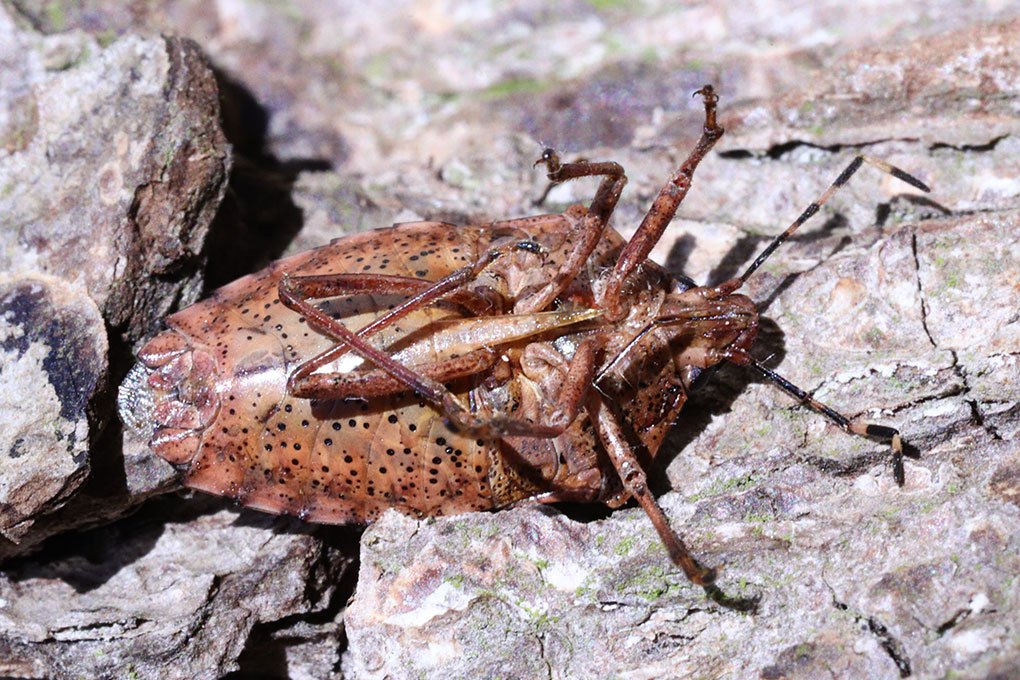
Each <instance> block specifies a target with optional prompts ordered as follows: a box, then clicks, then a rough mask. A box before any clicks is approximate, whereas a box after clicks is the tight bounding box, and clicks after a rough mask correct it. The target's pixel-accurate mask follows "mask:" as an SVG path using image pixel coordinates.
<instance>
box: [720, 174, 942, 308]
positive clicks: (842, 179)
mask: <svg viewBox="0 0 1020 680" xmlns="http://www.w3.org/2000/svg"><path fill="white" fill-rule="evenodd" d="M864 163H867V164H868V165H871V166H873V167H876V168H878V169H879V170H881V171H882V172H885V173H888V174H889V175H892V176H893V177H895V178H896V179H898V180H901V181H903V182H906V183H907V184H909V185H910V186H912V187H914V188H916V189H920V190H921V191H924V192H925V193H927V192H929V191H931V189H929V188H928V185H926V184H925V183H924V182H922V181H921V180H919V179H917V178H916V177H914V176H913V175H911V174H909V173H907V172H904V171H903V170H900V169H899V168H897V167H896V166H895V165H890V164H889V163H886V162H885V161H883V160H880V159H878V158H872V157H871V156H864V155H861V156H857V157H856V158H854V159H853V160H852V161H850V164H849V165H847V166H846V168H844V170H843V172H841V173H839V177H837V178H836V181H834V182H833V183H832V184H830V185H829V188H828V189H826V190H825V191H824V192H823V193H822V195H821V196H819V197H818V198H817V199H816V200H815V201H814V202H812V203H811V204H810V205H809V206H808V207H806V208H805V209H804V212H802V213H801V214H800V216H799V217H797V219H795V220H794V221H793V223H792V224H790V226H789V227H787V228H786V231H784V232H783V233H781V234H779V235H778V236H776V238H775V239H773V241H772V243H770V244H769V245H768V247H766V248H765V250H763V251H762V252H761V254H760V255H759V256H758V257H757V258H756V259H755V260H754V262H752V263H751V266H750V267H748V268H747V270H746V271H745V272H744V273H743V274H741V275H740V277H739V278H738V279H736V282H738V285H736V286H735V287H734V288H733V290H736V288H740V286H743V285H744V283H746V282H747V279H748V278H750V276H751V274H753V273H754V272H755V271H756V270H757V269H758V267H760V266H761V265H762V264H763V263H764V262H765V260H767V259H768V257H769V256H770V255H771V254H772V253H773V252H775V250H776V248H778V247H779V246H781V245H782V244H783V243H784V242H785V241H786V239H788V238H790V236H791V235H792V234H793V232H795V231H797V230H798V229H799V228H800V227H801V225H802V224H804V223H805V222H807V221H808V220H809V219H811V217H812V216H813V215H814V214H815V213H816V212H818V210H819V209H820V208H821V207H822V206H823V205H825V204H826V203H828V201H829V199H830V198H832V197H833V196H834V195H835V194H836V192H837V191H839V190H840V189H841V188H843V186H844V185H845V184H846V183H847V182H849V181H850V178H851V177H853V176H854V173H855V172H857V171H858V170H859V169H860V167H861V165H863V164H864Z"/></svg>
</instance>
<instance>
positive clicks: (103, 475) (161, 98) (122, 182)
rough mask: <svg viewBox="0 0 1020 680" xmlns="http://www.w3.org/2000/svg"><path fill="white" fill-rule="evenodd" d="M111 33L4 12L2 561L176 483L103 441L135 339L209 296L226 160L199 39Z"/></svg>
mask: <svg viewBox="0 0 1020 680" xmlns="http://www.w3.org/2000/svg"><path fill="white" fill-rule="evenodd" d="M101 42H103V41H100V40H98V39H97V38H96V37H94V36H91V35H88V34H86V33H82V32H70V33H62V34H59V35H54V36H44V35H41V34H38V33H36V32H33V31H31V30H21V29H19V28H18V27H17V26H16V22H15V18H14V17H13V16H12V15H10V14H9V13H7V11H6V10H4V9H3V8H0V54H2V55H3V56H2V60H3V63H4V74H5V76H4V79H3V84H2V85H0V88H2V92H0V105H2V107H3V109H2V110H3V116H2V117H0V214H2V215H3V216H4V224H3V229H2V230H0V267H2V269H3V271H4V272H5V273H4V284H3V285H4V290H5V294H4V295H3V297H2V300H0V314H2V315H3V318H4V319H5V325H6V327H5V329H4V331H3V333H4V335H5V340H4V348H5V350H8V354H9V356H8V357H7V359H9V361H10V363H7V360H5V366H4V370H3V379H4V383H5V386H6V387H9V388H10V389H9V390H5V396H4V398H5V400H6V401H7V402H8V403H7V404H5V407H6V408H5V413H7V412H8V409H10V414H11V417H9V418H5V420H6V421H7V422H6V423H5V425H6V427H5V429H4V432H3V433H2V440H3V441H2V442H0V443H2V445H3V448H2V450H3V452H4V453H3V455H4V460H5V462H6V464H5V465H4V474H3V485H2V486H3V488H4V491H3V498H2V499H0V502H2V504H3V505H2V506H0V507H4V518H3V520H2V521H0V525H2V526H3V527H4V528H3V529H2V530H0V533H2V534H3V539H0V556H5V555H10V554H16V553H19V552H23V551H24V550H25V549H27V548H29V547H31V546H33V545H35V544H37V543H38V542H39V541H41V540H42V539H44V538H45V537H46V536H49V535H52V534H54V533H57V532H59V531H63V530H66V529H67V528H70V527H74V526H80V525H82V524H83V523H88V522H94V521H98V520H100V519H107V518H110V517H113V516H117V515H119V514H123V513H124V511H125V510H126V509H128V508H129V507H131V506H132V505H136V504H137V503H138V502H139V501H140V499H141V498H143V497H144V496H145V495H149V494H152V493H153V492H155V491H157V490H165V489H166V488H167V484H168V482H169V481H170V480H171V477H172V475H171V473H172V471H171V470H170V468H169V467H168V466H162V467H161V468H157V467H154V465H153V463H152V461H151V456H149V455H148V454H147V453H146V454H145V455H144V456H137V457H133V456H131V455H123V453H122V452H120V451H117V450H116V448H119V446H117V445H114V444H112V443H111V442H110V441H109V439H108V440H107V441H105V442H104V443H103V444H101V445H100V444H98V442H99V438H100V436H101V433H102V432H103V430H104V427H105V426H106V425H107V423H108V422H109V421H110V419H111V417H112V416H113V408H112V406H113V404H112V399H111V396H112V395H113V394H114V392H115V389H114V388H115V383H116V382H117V381H119V379H120V376H121V375H123V371H124V370H126V369H125V367H124V366H123V364H124V362H125V359H126V355H127V353H128V351H129V347H130V345H131V344H132V343H134V342H136V341H137V340H139V339H141V338H142V337H143V336H144V335H146V334H148V333H151V332H152V330H153V329H154V328H155V326H156V324H157V323H158V322H159V319H160V318H161V317H162V316H163V315H165V314H166V313H167V311H168V310H170V309H172V308H173V307H174V306H175V305H179V304H181V303H185V302H188V301H192V300H194V299H196V298H197V296H198V294H199V293H200V291H201V286H202V274H203V270H202V263H203V261H204V259H205V255H204V252H203V250H204V248H203V244H204V241H205V237H206V233H207V231H208V229H209V226H210V224H211V222H212V219H213V217H214V215H215V214H216V210H217V208H218V206H219V203H220V199H221V198H222V196H223V192H224V191H225V188H226V179H227V172H228V169H229V157H228V155H227V149H226V141H225V139H224V137H223V133H222V131H221V129H220V127H219V122H218V121H219V107H218V104H217V89H216V84H215V81H214V79H213V75H212V72H211V71H210V69H209V67H208V64H207V63H206V61H205V58H204V56H203V55H202V53H201V51H200V50H199V48H198V47H197V46H196V45H195V44H194V43H192V42H190V41H188V40H185V39H181V38H161V37H158V36H154V37H149V38H143V37H140V36H125V37H124V38H122V39H120V40H116V41H113V42H110V43H109V44H107V45H105V46H104V45H102V44H101ZM10 352H14V354H10ZM108 356H112V357H113V361H112V362H111V361H110V360H109V359H108ZM111 363H112V364H113V365H112V366H110V365H109V364H111ZM108 368H109V369H110V370H111V371H112V374H111V375H108ZM57 402H59V413H57V412H56V411H54V407H55V405H56V404H57ZM19 413H20V414H22V416H16V415H15V414H19ZM107 431H108V432H111V434H112V431H111V430H107ZM110 436H111V435H108V438H109V437H110ZM90 445H95V448H93V447H91V446H90ZM69 447H70V448H69ZM65 449H66V450H65ZM68 454H69V455H68ZM55 458H56V459H55ZM118 467H119V469H118ZM90 471H91V472H90ZM111 472H112V474H113V475H115V476H116V477H115V478H114V479H111V478H110V477H109V476H108V475H110V474H111ZM118 482H119V484H118ZM118 486H119V488H117V489H116V493H114V490H115V489H114V487H118ZM97 497H98V499H99V500H98V502H96V501H95V499H96V498H97ZM65 502H68V503H69V504H70V505H69V507H68V508H66V509H65V510H64V511H63V512H61V513H56V514H54V510H56V509H57V508H59V507H61V506H62V505H64V504H65ZM30 529H31V530H30Z"/></svg>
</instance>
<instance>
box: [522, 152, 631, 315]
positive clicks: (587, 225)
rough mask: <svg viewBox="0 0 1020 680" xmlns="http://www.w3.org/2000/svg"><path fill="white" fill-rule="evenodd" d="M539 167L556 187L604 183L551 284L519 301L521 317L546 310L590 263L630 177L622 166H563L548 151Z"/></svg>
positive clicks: (608, 163)
mask: <svg viewBox="0 0 1020 680" xmlns="http://www.w3.org/2000/svg"><path fill="white" fill-rule="evenodd" d="M539 163H544V164H545V166H546V168H548V170H549V173H548V177H549V181H550V182H552V183H553V184H559V183H561V182H566V181H567V180H571V179H577V178H579V177H597V176H601V177H602V182H601V183H600V184H599V188H598V190H597V191H596V192H595V198H593V199H592V202H591V205H590V206H589V207H588V210H587V212H586V213H585V215H584V217H583V218H582V219H581V223H580V224H579V225H578V226H577V228H576V229H574V230H573V231H572V232H571V233H570V234H569V236H568V239H569V241H568V243H569V242H572V243H573V245H572V247H571V249H570V252H569V253H567V256H566V258H565V259H564V260H563V262H562V263H561V264H560V267H559V269H557V271H556V274H555V275H554V276H553V278H552V280H551V281H549V282H548V283H547V284H546V285H544V286H543V287H542V288H541V289H539V290H538V291H536V292H535V293H533V294H532V295H529V296H528V297H526V298H524V299H522V300H518V302H517V304H516V305H514V311H515V312H518V313H521V314H527V313H529V312H538V311H541V310H543V309H546V308H547V307H549V305H551V304H552V303H553V301H554V300H555V299H556V298H557V297H558V296H559V295H560V294H561V293H563V291H564V290H566V289H567V287H568V286H569V285H570V284H571V282H572V281H573V280H574V279H575V278H577V275H578V274H579V273H580V272H581V270H582V269H583V268H584V264H585V262H587V261H588V257H589V256H591V254H592V251H594V250H595V246H597V245H598V243H599V240H600V239H601V238H602V233H603V232H604V231H605V229H606V225H607V224H608V223H609V217H610V216H611V215H612V214H613V210H614V209H615V208H616V204H617V203H618V202H619V201H620V194H621V193H623V187H624V185H626V184H627V175H626V174H625V173H624V171H623V166H621V165H620V164H619V163H614V162H612V161H603V162H592V161H576V162H574V163H566V164H562V163H560V158H559V156H558V155H557V154H556V152H555V151H553V150H552V149H546V150H545V151H543V152H542V157H541V158H539V159H538V160H537V161H536V162H535V165H538V164H539Z"/></svg>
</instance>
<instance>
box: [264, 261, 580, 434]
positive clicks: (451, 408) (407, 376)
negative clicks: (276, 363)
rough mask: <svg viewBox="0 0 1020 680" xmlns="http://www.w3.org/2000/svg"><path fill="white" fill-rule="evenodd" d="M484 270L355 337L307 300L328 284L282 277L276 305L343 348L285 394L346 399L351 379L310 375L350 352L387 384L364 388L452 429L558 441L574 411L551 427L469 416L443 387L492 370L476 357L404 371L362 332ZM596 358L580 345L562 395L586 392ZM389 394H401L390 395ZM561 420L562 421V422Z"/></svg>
mask: <svg viewBox="0 0 1020 680" xmlns="http://www.w3.org/2000/svg"><path fill="white" fill-rule="evenodd" d="M498 254H499V252H498V251H493V253H490V254H489V256H487V261H491V260H492V259H495V258H496V257H498ZM483 260H486V258H483ZM482 268H484V265H478V264H476V265H475V266H474V267H471V268H464V269H462V270H458V271H457V272H454V273H453V274H451V275H449V276H447V277H445V278H444V279H441V280H440V281H438V282H436V283H435V284H433V285H432V286H431V287H430V288H429V289H427V290H426V291H423V292H422V293H420V294H418V295H416V296H414V297H412V298H411V299H410V300H408V301H407V302H405V303H404V304H402V305H399V306H397V307H395V308H394V309H393V310H390V312H388V313H387V314H386V315H384V316H382V317H380V318H379V319H377V320H376V321H375V322H373V323H372V324H369V325H368V326H366V328H365V329H362V330H361V331H359V332H358V333H355V332H353V331H351V330H350V329H349V328H347V327H346V326H345V325H344V324H343V323H342V322H340V321H339V320H337V319H334V318H333V317H331V316H329V315H328V314H326V313H325V312H323V311H322V310H321V309H319V308H318V307H316V306H315V305H313V304H312V303H311V302H310V301H309V299H308V297H311V296H314V295H320V296H324V297H328V296H329V295H327V293H329V294H335V289H329V285H330V284H328V283H327V282H325V281H322V280H313V281H311V282H309V281H307V280H305V281H304V282H302V277H285V278H284V279H282V280H281V281H280V300H281V301H283V303H284V304H285V305H286V306H287V307H289V308H290V309H293V310H294V311H296V312H298V313H300V314H302V315H303V316H304V317H305V318H306V319H307V320H308V323H309V325H311V326H313V327H315V328H318V329H320V330H322V331H323V332H324V333H326V334H328V335H329V336H331V337H333V338H335V339H336V340H338V341H340V342H342V343H344V346H343V348H342V350H338V349H337V348H331V349H330V350H327V351H326V352H324V353H322V354H320V355H319V356H318V357H315V358H313V359H311V360H309V361H307V362H305V363H303V364H301V365H300V366H299V367H298V368H297V369H296V370H295V371H294V372H293V373H292V374H291V376H290V378H289V379H288V385H287V387H288V391H289V392H290V393H291V394H294V395H296V396H305V395H312V394H315V395H317V396H316V397H315V398H328V397H332V398H340V397H341V396H345V394H347V393H346V390H349V389H351V388H352V383H351V382H350V375H349V374H346V376H341V377H337V376H335V375H331V374H322V376H323V377H321V378H319V377H315V376H317V375H319V374H315V375H313V374H314V372H315V371H316V370H317V369H318V368H320V367H322V366H324V365H325V364H326V363H328V362H329V361H330V360H332V359H334V358H335V357H337V356H340V355H341V354H342V353H343V352H346V351H348V350H354V351H355V352H357V353H358V354H360V355H361V356H362V357H364V358H366V359H368V360H369V361H371V362H372V363H374V364H375V365H376V366H377V367H378V368H379V369H381V371H382V373H384V374H385V375H386V376H387V378H388V379H384V378H382V376H380V375H376V376H375V377H372V378H369V379H367V382H365V383H362V384H363V385H365V386H366V387H367V388H370V389H373V390H376V391H377V392H378V391H380V390H381V391H383V392H385V391H387V390H389V389H390V387H392V386H393V385H394V384H399V385H401V386H403V387H402V389H407V388H409V389H411V390H413V391H414V392H416V393H418V394H420V395H421V396H422V397H424V398H426V399H428V400H429V401H430V402H432V403H433V404H434V405H435V406H436V407H437V408H438V410H439V411H440V412H441V413H443V415H444V416H446V417H447V418H448V419H449V420H450V422H451V425H452V426H453V427H455V428H457V429H459V430H463V431H471V432H476V433H478V434H482V435H489V436H503V435H514V434H516V435H522V436H537V437H555V436H557V435H558V434H560V433H561V432H562V431H563V430H564V429H565V428H566V427H567V426H568V425H569V424H570V422H572V421H573V418H574V417H576V414H577V407H576V406H575V408H574V409H573V411H572V412H571V411H570V410H569V409H568V410H567V411H564V412H563V413H562V415H557V414H559V413H560V411H559V410H557V411H555V412H554V413H553V415H552V416H551V418H552V420H550V422H549V423H532V422H529V421H523V420H517V419H512V418H509V417H497V418H484V417H479V416H477V415H475V414H474V413H472V412H471V411H470V409H468V408H467V407H466V406H465V405H464V404H462V403H461V402H460V401H459V400H458V399H457V397H456V396H455V395H454V394H453V393H452V392H450V390H448V389H447V388H446V386H445V385H444V384H443V382H442V381H443V380H447V379H452V378H453V377H463V376H465V375H471V374H473V373H477V372H480V371H482V370H485V368H487V367H488V366H491V363H489V364H485V363H483V362H481V361H478V358H477V357H476V358H475V360H476V361H478V363H475V364H472V363H471V362H463V361H462V362H460V363H457V362H455V361H454V360H450V361H447V362H438V363H436V364H433V365H431V366H430V367H429V368H428V369H427V370H421V369H420V367H414V368H412V367H408V366H404V365H403V364H401V363H400V362H398V361H396V360H394V359H393V358H392V357H391V356H389V355H388V354H387V353H385V352H384V351H382V350H380V349H377V348H376V347H373V346H372V345H370V344H369V343H368V342H367V335H368V333H366V331H370V332H375V331H376V330H378V329H379V328H381V327H382V326H383V325H384V324H383V321H384V320H385V319H389V320H390V322H392V320H395V319H396V318H399V317H400V316H403V315H404V314H406V313H408V312H409V311H411V310H413V309H416V308H420V307H421V306H423V305H425V304H429V303H430V302H432V301H435V300H437V299H440V298H441V297H442V296H443V295H444V294H446V293H447V292H449V291H451V290H455V289H456V287H457V286H460V285H461V284H462V283H464V281H467V280H470V279H471V278H472V277H473V276H474V275H475V273H476V272H477V271H480V270H481V269H482ZM304 292H308V293H310V294H311V295H309V296H308V297H306V296H305V295H303V293H304ZM594 354H595V350H594V345H593V343H592V342H591V341H589V342H582V343H581V345H580V346H579V348H578V351H577V352H576V353H575V355H574V357H573V359H572V361H571V369H570V370H569V371H568V376H567V381H566V384H565V385H564V389H565V390H567V393H568V394H573V392H571V391H570V390H573V389H575V388H573V387H568V386H572V385H577V384H583V385H585V387H586V386H587V385H588V384H589V383H590V381H591V376H592V374H593V373H594ZM463 358H464V357H462V358H461V359H463ZM451 362H452V363H451ZM575 366H576V368H575ZM355 380H357V378H355ZM330 384H333V385H335V386H336V392H331V391H330V390H329V385H330ZM392 391H399V390H396V389H394V390H392ZM576 391H577V392H578V394H577V397H576V402H577V403H580V400H581V398H582V397H583V394H584V392H583V390H576ZM306 398H311V397H310V396H309V397H306ZM563 419H566V420H565V421H564V420H563Z"/></svg>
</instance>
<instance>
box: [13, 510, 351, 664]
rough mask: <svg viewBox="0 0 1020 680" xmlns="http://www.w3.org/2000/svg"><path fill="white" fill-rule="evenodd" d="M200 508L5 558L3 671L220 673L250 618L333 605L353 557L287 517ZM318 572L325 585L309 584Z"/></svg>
mask: <svg viewBox="0 0 1020 680" xmlns="http://www.w3.org/2000/svg"><path fill="white" fill-rule="evenodd" d="M178 505H179V504H178ZM200 505H201V504H193V506H192V508H191V509H188V510H184V511H183V512H182V511H174V510H173V509H172V508H169V507H168V504H167V503H166V502H164V503H162V505H160V504H157V505H156V506H153V507H150V508H148V509H147V510H144V511H143V512H142V513H141V514H140V515H139V516H137V517H135V518H131V519H128V520H125V521H124V522H122V523H120V524H119V525H116V526H115V527H110V528H104V529H97V530H93V531H91V532H88V533H86V534H82V535H80V536H77V537H71V538H70V540H68V541H66V542H65V543H64V545H63V546H62V547H56V546H54V547H53V548H51V549H48V550H46V551H44V552H42V553H40V554H39V555H38V556H37V557H34V558H27V559H22V560H20V561H18V562H15V563H12V564H10V565H9V566H8V567H7V568H6V569H5V571H4V573H3V574H0V598H2V600H3V602H4V607H3V609H2V610H0V658H2V659H3V660H4V662H5V663H7V664H8V668H27V669H30V668H44V669H47V671H46V677H51V678H70V677H81V676H82V675H85V676H88V677H111V676H120V675H126V676H132V677H140V678H154V677H160V678H198V677H201V678H216V677H222V676H223V675H224V674H225V673H228V672H230V671H232V670H236V669H237V668H238V663H237V659H238V657H240V656H241V654H242V651H243V650H244V647H245V644H246V642H247V640H248V637H249V634H250V633H251V631H252V629H253V628H254V627H255V626H257V625H268V624H272V623H273V622H276V621H279V620H281V619H289V620H290V625H292V626H293V625H296V624H297V623H298V622H299V621H300V620H302V619H309V620H315V619H316V618H317V616H316V615H318V616H320V617H321V616H322V614H323V613H325V612H326V610H327V609H328V607H331V606H332V605H331V597H332V593H333V591H334V589H335V587H336V586H335V584H336V583H337V582H338V581H340V580H341V576H342V575H343V572H344V569H345V568H346V566H347V565H348V561H347V560H345V559H344V558H343V557H342V556H341V555H339V554H338V553H337V552H335V551H333V550H329V549H327V548H324V547H323V545H322V544H321V542H320V540H318V539H317V538H314V537H312V536H310V535H306V534H304V532H302V531H300V530H295V528H294V525H293V524H290V523H288V522H286V521H282V522H281V521H275V520H273V519H271V518H267V517H258V516H248V515H241V516H238V515H237V513H236V512H234V511H229V510H220V511H218V512H211V513H210V512H208V511H207V512H205V513H201V514H199V513H196V512H194V510H196V509H197V508H198V507H199V506H200ZM182 507H183V506H182ZM156 508H162V511H161V512H158V513H154V512H152V510H153V509H156ZM168 519H169V520H170V521H169V522H168V521H167V520H168ZM313 575H314V576H313ZM312 578H314V579H315V580H317V581H319V582H320V583H321V588H318V587H316V588H311V587H309V585H308V582H309V580H310V579H312ZM327 615H328V614H327ZM332 635H333V638H332V644H333V645H334V646H335V645H338V644H339V639H337V637H336V635H337V634H336V632H335V631H334V632H333V634H332ZM0 668H4V667H3V666H0ZM5 670H6V669H5ZM8 672H10V671H8ZM27 677H35V676H32V675H28V676H27Z"/></svg>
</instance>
